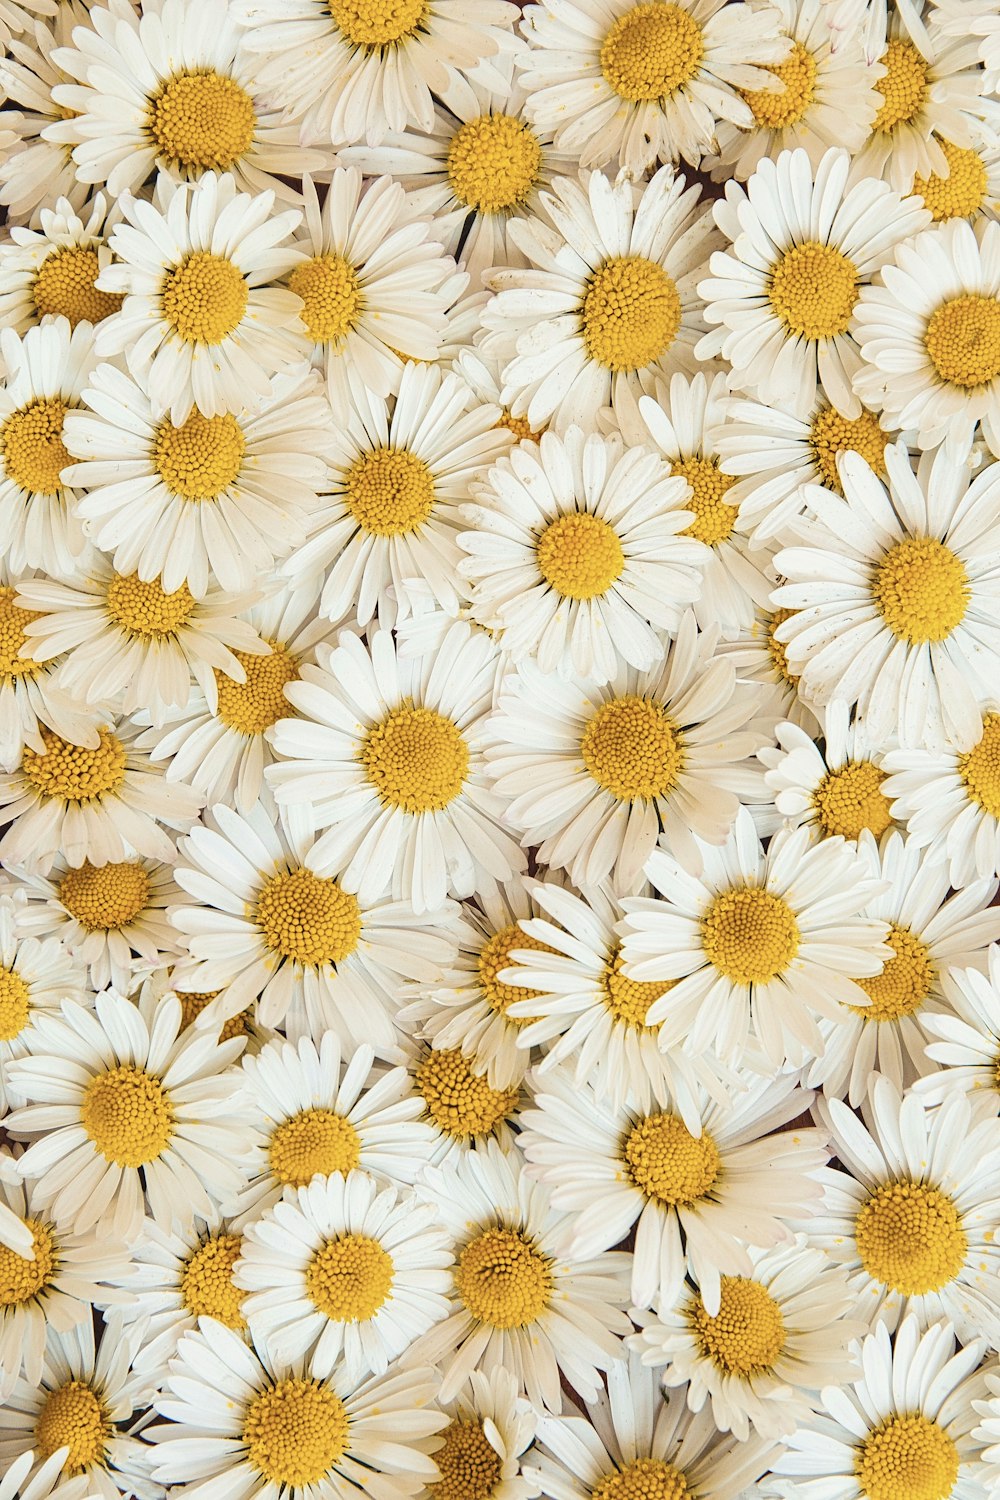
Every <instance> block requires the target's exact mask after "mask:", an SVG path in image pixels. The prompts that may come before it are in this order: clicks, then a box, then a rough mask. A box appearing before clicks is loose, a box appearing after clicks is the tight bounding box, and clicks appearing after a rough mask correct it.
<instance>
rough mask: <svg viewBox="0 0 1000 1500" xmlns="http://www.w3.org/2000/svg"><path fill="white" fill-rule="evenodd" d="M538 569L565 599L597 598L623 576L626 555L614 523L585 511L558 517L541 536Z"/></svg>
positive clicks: (537, 548) (539, 539)
mask: <svg viewBox="0 0 1000 1500" xmlns="http://www.w3.org/2000/svg"><path fill="white" fill-rule="evenodd" d="M536 553H537V557H538V571H539V572H540V573H541V575H542V577H543V578H544V579H545V582H546V583H547V584H550V585H551V587H552V588H554V589H555V591H556V593H557V594H561V595H562V596H563V598H564V599H596V598H597V597H598V596H599V595H601V594H606V593H607V591H608V589H609V588H610V587H611V585H612V584H613V583H616V582H617V581H618V579H619V578H620V577H621V575H622V572H623V570H624V567H625V554H624V552H623V551H622V544H621V542H620V541H619V540H618V533H617V532H616V531H615V529H614V527H613V526H609V525H608V523H607V521H604V520H602V519H601V517H600V516H592V515H589V514H588V513H587V512H586V511H581V512H573V513H571V514H570V515H565V516H557V517H556V519H555V520H554V521H550V522H549V524H548V526H546V528H545V530H544V531H543V532H542V534H541V536H540V537H539V538H538V544H537V547H536Z"/></svg>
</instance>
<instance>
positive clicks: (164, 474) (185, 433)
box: [152, 407, 246, 500]
mask: <svg viewBox="0 0 1000 1500" xmlns="http://www.w3.org/2000/svg"><path fill="white" fill-rule="evenodd" d="M245 452H246V439H245V438H244V436H243V429H242V427H241V426H240V424H239V422H238V421H237V420H236V418H235V417H234V416H233V414H232V412H223V413H222V415H221V416H216V417H203V416H202V414H201V412H200V411H199V410H198V409H197V407H195V409H194V410H193V411H192V412H191V415H190V416H189V417H188V418H187V420H186V421H185V422H183V423H182V424H181V426H180V427H174V426H173V424H172V423H171V422H169V421H167V422H161V423H160V426H159V427H158V428H157V430H156V437H155V439H154V441H153V452H152V459H153V466H154V468H155V469H156V472H157V473H158V474H159V476H160V478H161V479H162V480H163V483H164V484H165V485H166V487H167V489H168V490H169V491H170V493H171V494H172V495H179V496H180V497H181V499H183V500H215V499H217V498H218V497H219V495H221V494H222V493H223V492H224V491H225V490H227V489H228V488H229V486H230V485H231V484H233V483H234V481H235V480H236V479H237V478H238V477H239V472H240V469H241V468H242V467H243V455H244V453H245Z"/></svg>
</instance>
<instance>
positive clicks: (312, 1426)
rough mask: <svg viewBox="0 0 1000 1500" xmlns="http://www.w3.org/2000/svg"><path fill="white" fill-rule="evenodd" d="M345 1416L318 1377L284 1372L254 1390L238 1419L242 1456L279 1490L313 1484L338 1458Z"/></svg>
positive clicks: (342, 1446)
mask: <svg viewBox="0 0 1000 1500" xmlns="http://www.w3.org/2000/svg"><path fill="white" fill-rule="evenodd" d="M349 1436H350V1421H349V1419H348V1416H347V1411H346V1410H345V1407H344V1403H343V1402H342V1401H341V1399H340V1397H339V1396H338V1395H337V1394H336V1393H335V1392H334V1391H331V1390H330V1388H329V1386H326V1385H321V1384H320V1382H319V1381H318V1380H304V1379H302V1378H297V1377H295V1376H289V1377H288V1378H287V1379H285V1380H279V1381H278V1382H277V1384H276V1385H274V1386H273V1387H272V1388H271V1389H270V1390H267V1391H262V1392H261V1393H260V1395H259V1396H255V1397H254V1399H253V1400H252V1401H251V1402H250V1405H249V1406H248V1407H247V1411H246V1416H245V1417H244V1419H243V1442H244V1444H245V1445H246V1450H247V1462H248V1463H249V1464H250V1466H251V1468H253V1469H256V1470H257V1473H258V1474H260V1475H261V1476H262V1477H263V1478H264V1479H266V1480H268V1481H269V1482H270V1483H271V1484H272V1485H277V1486H278V1489H279V1490H282V1491H283V1488H284V1487H285V1486H287V1487H288V1488H289V1490H290V1489H291V1488H292V1487H293V1486H301V1485H313V1484H318V1483H319V1481H320V1480H321V1479H322V1478H323V1476H324V1475H325V1474H327V1473H329V1471H330V1469H331V1468H332V1467H333V1465H334V1464H336V1463H337V1462H339V1460H340V1459H341V1458H343V1456H344V1453H345V1451H346V1449H347V1444H348V1439H349Z"/></svg>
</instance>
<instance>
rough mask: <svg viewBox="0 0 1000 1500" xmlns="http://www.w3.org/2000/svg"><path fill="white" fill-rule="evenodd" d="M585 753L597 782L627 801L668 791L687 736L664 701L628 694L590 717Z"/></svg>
mask: <svg viewBox="0 0 1000 1500" xmlns="http://www.w3.org/2000/svg"><path fill="white" fill-rule="evenodd" d="M580 758H581V759H582V761H583V763H584V765H585V766H586V768H587V770H588V771H589V772H590V775H591V776H592V777H593V778H594V780H595V781H596V782H597V784H598V786H600V787H603V788H604V790H605V791H606V792H610V793H611V795H612V796H613V797H617V798H618V799H619V800H620V801H622V802H635V801H639V800H641V799H642V798H651V797H666V796H667V795H668V794H669V793H670V792H671V791H672V790H673V788H674V786H675V785H676V783H677V778H678V776H679V775H680V772H681V768H682V766H683V764H684V748H683V740H682V737H681V734H680V731H679V730H678V729H677V728H676V726H675V725H674V723H673V721H672V720H671V719H670V717H669V716H668V715H667V713H666V712H665V710H664V709H663V708H662V706H661V705H660V704H659V703H654V702H653V701H652V700H651V699H649V698H639V697H637V696H635V695H634V694H626V695H625V696H623V697H621V698H612V699H611V700H610V701H609V702H608V703H604V704H602V705H601V707H600V708H599V709H598V710H597V712H596V713H595V714H594V715H593V717H592V718H591V719H590V721H589V722H588V724H587V727H586V728H585V729H584V731H583V738H582V739H581V741H580Z"/></svg>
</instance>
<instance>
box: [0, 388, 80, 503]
mask: <svg viewBox="0 0 1000 1500" xmlns="http://www.w3.org/2000/svg"><path fill="white" fill-rule="evenodd" d="M67 410H68V407H67V405H66V403H65V401H61V400H60V399H59V397H58V396H36V397H35V399H34V401H29V402H28V404H27V405H26V406H19V407H18V409H17V411H12V412H11V414H10V416H9V417H8V418H7V420H6V421H5V422H4V424H3V426H2V427H0V454H2V455H3V466H4V470H5V472H6V475H7V478H8V479H10V480H13V482H14V484H16V485H17V486H18V488H19V489H22V490H24V492H25V494H28V495H57V494H58V493H59V491H60V490H61V489H62V487H63V486H62V481H61V479H60V477H59V476H60V475H61V473H62V471H63V469H65V468H66V466H67V464H71V463H72V462H73V460H72V459H71V458H70V455H69V452H68V450H67V448H66V444H65V443H64V442H63V437H62V433H63V421H64V419H65V416H66V412H67Z"/></svg>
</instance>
